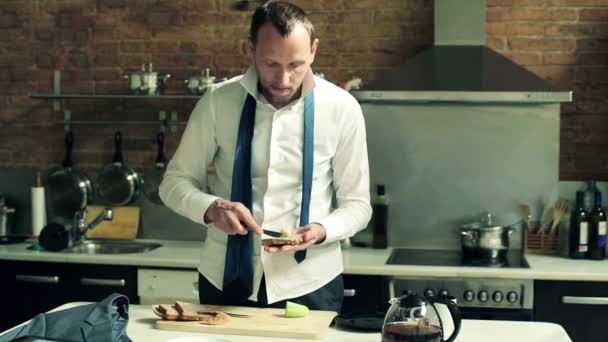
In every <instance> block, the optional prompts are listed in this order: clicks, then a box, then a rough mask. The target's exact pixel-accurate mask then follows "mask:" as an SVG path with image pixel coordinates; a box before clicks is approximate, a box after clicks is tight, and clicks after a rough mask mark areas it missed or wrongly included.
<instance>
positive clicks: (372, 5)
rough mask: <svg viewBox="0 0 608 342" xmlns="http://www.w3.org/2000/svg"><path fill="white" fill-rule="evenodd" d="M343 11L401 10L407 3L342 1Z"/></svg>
mask: <svg viewBox="0 0 608 342" xmlns="http://www.w3.org/2000/svg"><path fill="white" fill-rule="evenodd" d="M343 2H344V8H345V9H347V10H348V9H361V8H366V9H376V8H400V7H401V8H403V7H405V6H407V1H403V0H343Z"/></svg>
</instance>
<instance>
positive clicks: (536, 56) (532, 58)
mask: <svg viewBox="0 0 608 342" xmlns="http://www.w3.org/2000/svg"><path fill="white" fill-rule="evenodd" d="M504 55H505V56H506V57H507V58H509V59H511V60H512V61H514V62H515V63H517V64H522V65H537V64H540V62H541V56H540V53H525V52H505V53H504Z"/></svg>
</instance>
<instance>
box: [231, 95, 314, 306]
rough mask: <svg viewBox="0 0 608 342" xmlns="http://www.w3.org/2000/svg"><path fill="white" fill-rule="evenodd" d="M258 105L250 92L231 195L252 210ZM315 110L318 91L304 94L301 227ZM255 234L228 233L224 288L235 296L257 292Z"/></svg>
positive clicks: (301, 255)
mask: <svg viewBox="0 0 608 342" xmlns="http://www.w3.org/2000/svg"><path fill="white" fill-rule="evenodd" d="M255 107H256V100H255V99H254V98H253V96H251V95H249V94H248V95H247V99H246V100H245V104H244V106H243V111H242V112H241V119H240V122H239V131H238V136H237V143H236V153H235V157H234V167H233V171H232V189H231V195H230V200H231V201H233V202H241V203H242V204H243V205H245V206H246V207H247V208H249V210H250V211H252V186H251V142H252V139H253V127H254V124H255ZM314 111H315V109H314V93H313V92H311V93H310V94H309V95H308V96H306V97H305V98H304V137H303V138H304V151H303V162H302V164H303V165H302V168H303V169H302V174H303V177H302V178H303V179H302V183H303V184H302V205H301V210H300V226H301V227H303V226H305V225H307V224H308V220H309V209H310V193H311V189H312V171H313V165H314V164H313V156H314ZM253 234H254V233H253V232H252V231H249V232H247V235H230V236H228V245H227V248H226V262H225V268H224V286H223V291H224V292H225V293H226V294H230V296H231V297H232V298H234V299H235V300H244V299H247V298H248V297H249V296H250V295H251V293H252V292H253V273H254V270H255V265H254V257H253ZM294 258H295V259H296V261H297V262H298V263H300V262H302V261H303V260H304V259H305V258H306V250H303V251H298V252H296V253H295V256H294Z"/></svg>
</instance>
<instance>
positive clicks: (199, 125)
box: [159, 66, 371, 303]
mask: <svg viewBox="0 0 608 342" xmlns="http://www.w3.org/2000/svg"><path fill="white" fill-rule="evenodd" d="M257 83H258V76H257V73H256V71H255V68H254V67H253V66H252V67H250V68H249V70H248V71H247V72H246V73H245V74H244V75H241V76H237V77H234V78H232V79H230V80H228V81H225V82H222V83H220V84H217V85H215V86H213V87H211V88H208V89H207V91H206V93H205V95H204V96H203V97H202V98H201V100H200V101H199V102H198V103H197V105H196V107H195V108H194V110H193V112H192V114H191V116H190V120H189V122H188V125H187V127H186V130H185V131H184V134H183V136H182V140H181V142H180V144H179V146H178V148H177V150H176V152H175V155H174V156H173V159H172V160H171V161H170V162H169V164H168V166H167V171H166V173H165V176H164V179H163V182H162V184H161V185H160V189H159V192H160V196H161V198H162V200H163V202H164V203H165V204H166V205H167V206H168V207H169V208H171V209H172V210H174V211H176V212H177V213H179V214H180V215H183V216H186V217H188V218H189V219H190V220H192V221H194V222H197V223H200V224H205V223H204V222H203V216H204V213H205V212H206V211H207V208H208V207H209V205H210V204H211V203H212V202H213V201H214V200H215V199H217V198H218V197H222V198H225V199H228V200H229V199H230V192H231V186H232V168H233V164H234V157H235V147H236V141H237V132H238V127H239V120H240V117H241V111H242V109H243V104H244V103H245V98H246V96H247V93H249V94H251V95H252V96H253V97H254V98H255V99H256V101H257V104H256V115H255V127H254V136H253V141H252V144H253V145H252V146H253V147H252V149H253V152H252V187H253V189H252V190H253V192H252V195H253V205H252V206H253V208H252V209H253V210H252V214H253V217H254V218H255V220H256V222H258V224H260V225H261V226H262V227H263V228H264V229H269V230H275V231H280V230H281V229H282V228H296V227H298V226H299V220H300V203H301V200H302V157H303V130H304V97H305V96H306V95H307V94H309V93H310V92H311V91H312V90H313V89H314V92H315V103H314V106H315V132H314V170H313V181H312V193H311V200H310V215H309V217H310V222H317V223H320V224H322V225H323V227H325V230H326V234H327V237H326V239H325V241H324V242H323V243H321V244H318V245H313V246H311V247H310V248H308V252H307V255H306V259H305V260H304V261H303V262H302V263H300V264H298V263H297V262H296V260H295V259H294V253H286V254H283V253H266V252H264V251H263V248H261V243H260V237H259V236H258V235H257V234H256V235H255V239H254V251H255V265H256V267H255V274H254V287H253V294H252V295H251V297H250V299H251V300H254V301H257V293H258V290H259V286H260V281H261V279H262V274H264V275H265V279H266V288H267V298H268V302H269V303H274V302H277V301H280V300H284V299H289V298H295V297H299V296H302V295H305V294H308V293H310V292H313V291H315V290H317V289H319V288H321V287H323V286H324V285H325V284H327V283H328V282H329V281H331V280H332V279H333V278H335V277H336V276H337V275H338V274H340V273H341V272H342V270H343V266H342V253H341V249H340V243H339V240H341V239H344V238H347V237H350V236H352V235H354V234H355V233H356V232H358V231H359V230H361V229H363V228H365V226H366V225H367V222H368V221H369V219H370V217H371V206H370V196H369V165H368V159H367V144H366V136H365V123H364V120H363V114H362V112H361V107H360V106H359V103H358V102H357V101H356V100H355V99H354V98H353V97H352V96H351V95H350V94H349V93H348V92H346V91H345V90H343V89H341V88H339V87H337V86H335V85H333V84H332V83H330V82H327V81H325V80H323V79H321V78H318V77H316V76H314V75H313V74H312V71H311V70H309V71H308V74H307V76H306V77H305V79H304V81H303V83H302V95H301V97H300V98H298V99H297V100H294V101H293V102H292V103H290V104H288V105H287V106H285V107H283V108H281V109H278V110H277V109H276V108H275V107H274V106H272V105H270V104H269V103H268V101H266V99H265V98H264V96H263V95H262V94H261V93H259V92H258V88H257ZM211 163H215V166H216V176H215V178H214V181H213V182H208V177H207V166H208V165H210V164H211ZM208 226H209V229H208V231H207V239H206V240H205V242H204V245H203V248H202V249H201V261H200V264H199V267H198V270H199V272H201V274H202V275H203V276H205V277H206V278H207V279H208V280H209V281H210V282H211V283H212V284H213V285H214V286H215V287H217V288H218V289H222V283H223V274H224V263H225V256H226V244H227V235H226V233H224V232H222V231H221V230H219V229H217V228H215V227H213V224H209V225H208Z"/></svg>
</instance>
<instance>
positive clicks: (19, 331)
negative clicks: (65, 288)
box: [0, 293, 131, 342]
mask: <svg viewBox="0 0 608 342" xmlns="http://www.w3.org/2000/svg"><path fill="white" fill-rule="evenodd" d="M128 311H129V298H127V297H126V296H124V295H121V294H118V293H113V294H111V295H109V296H108V297H106V298H105V299H104V300H102V301H101V302H99V303H93V304H87V305H82V306H78V307H74V308H70V309H65V310H61V311H56V312H50V313H41V314H39V315H37V316H36V317H34V318H33V319H32V320H31V321H30V322H29V323H28V324H26V325H24V326H23V327H19V328H16V329H13V330H11V331H9V332H7V333H6V334H4V335H2V336H0V342H9V341H11V340H13V339H15V338H17V337H21V336H27V335H32V336H39V337H49V338H56V339H62V340H67V341H78V342H131V339H130V338H129V337H128V336H127V323H128V322H129V312H128Z"/></svg>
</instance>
